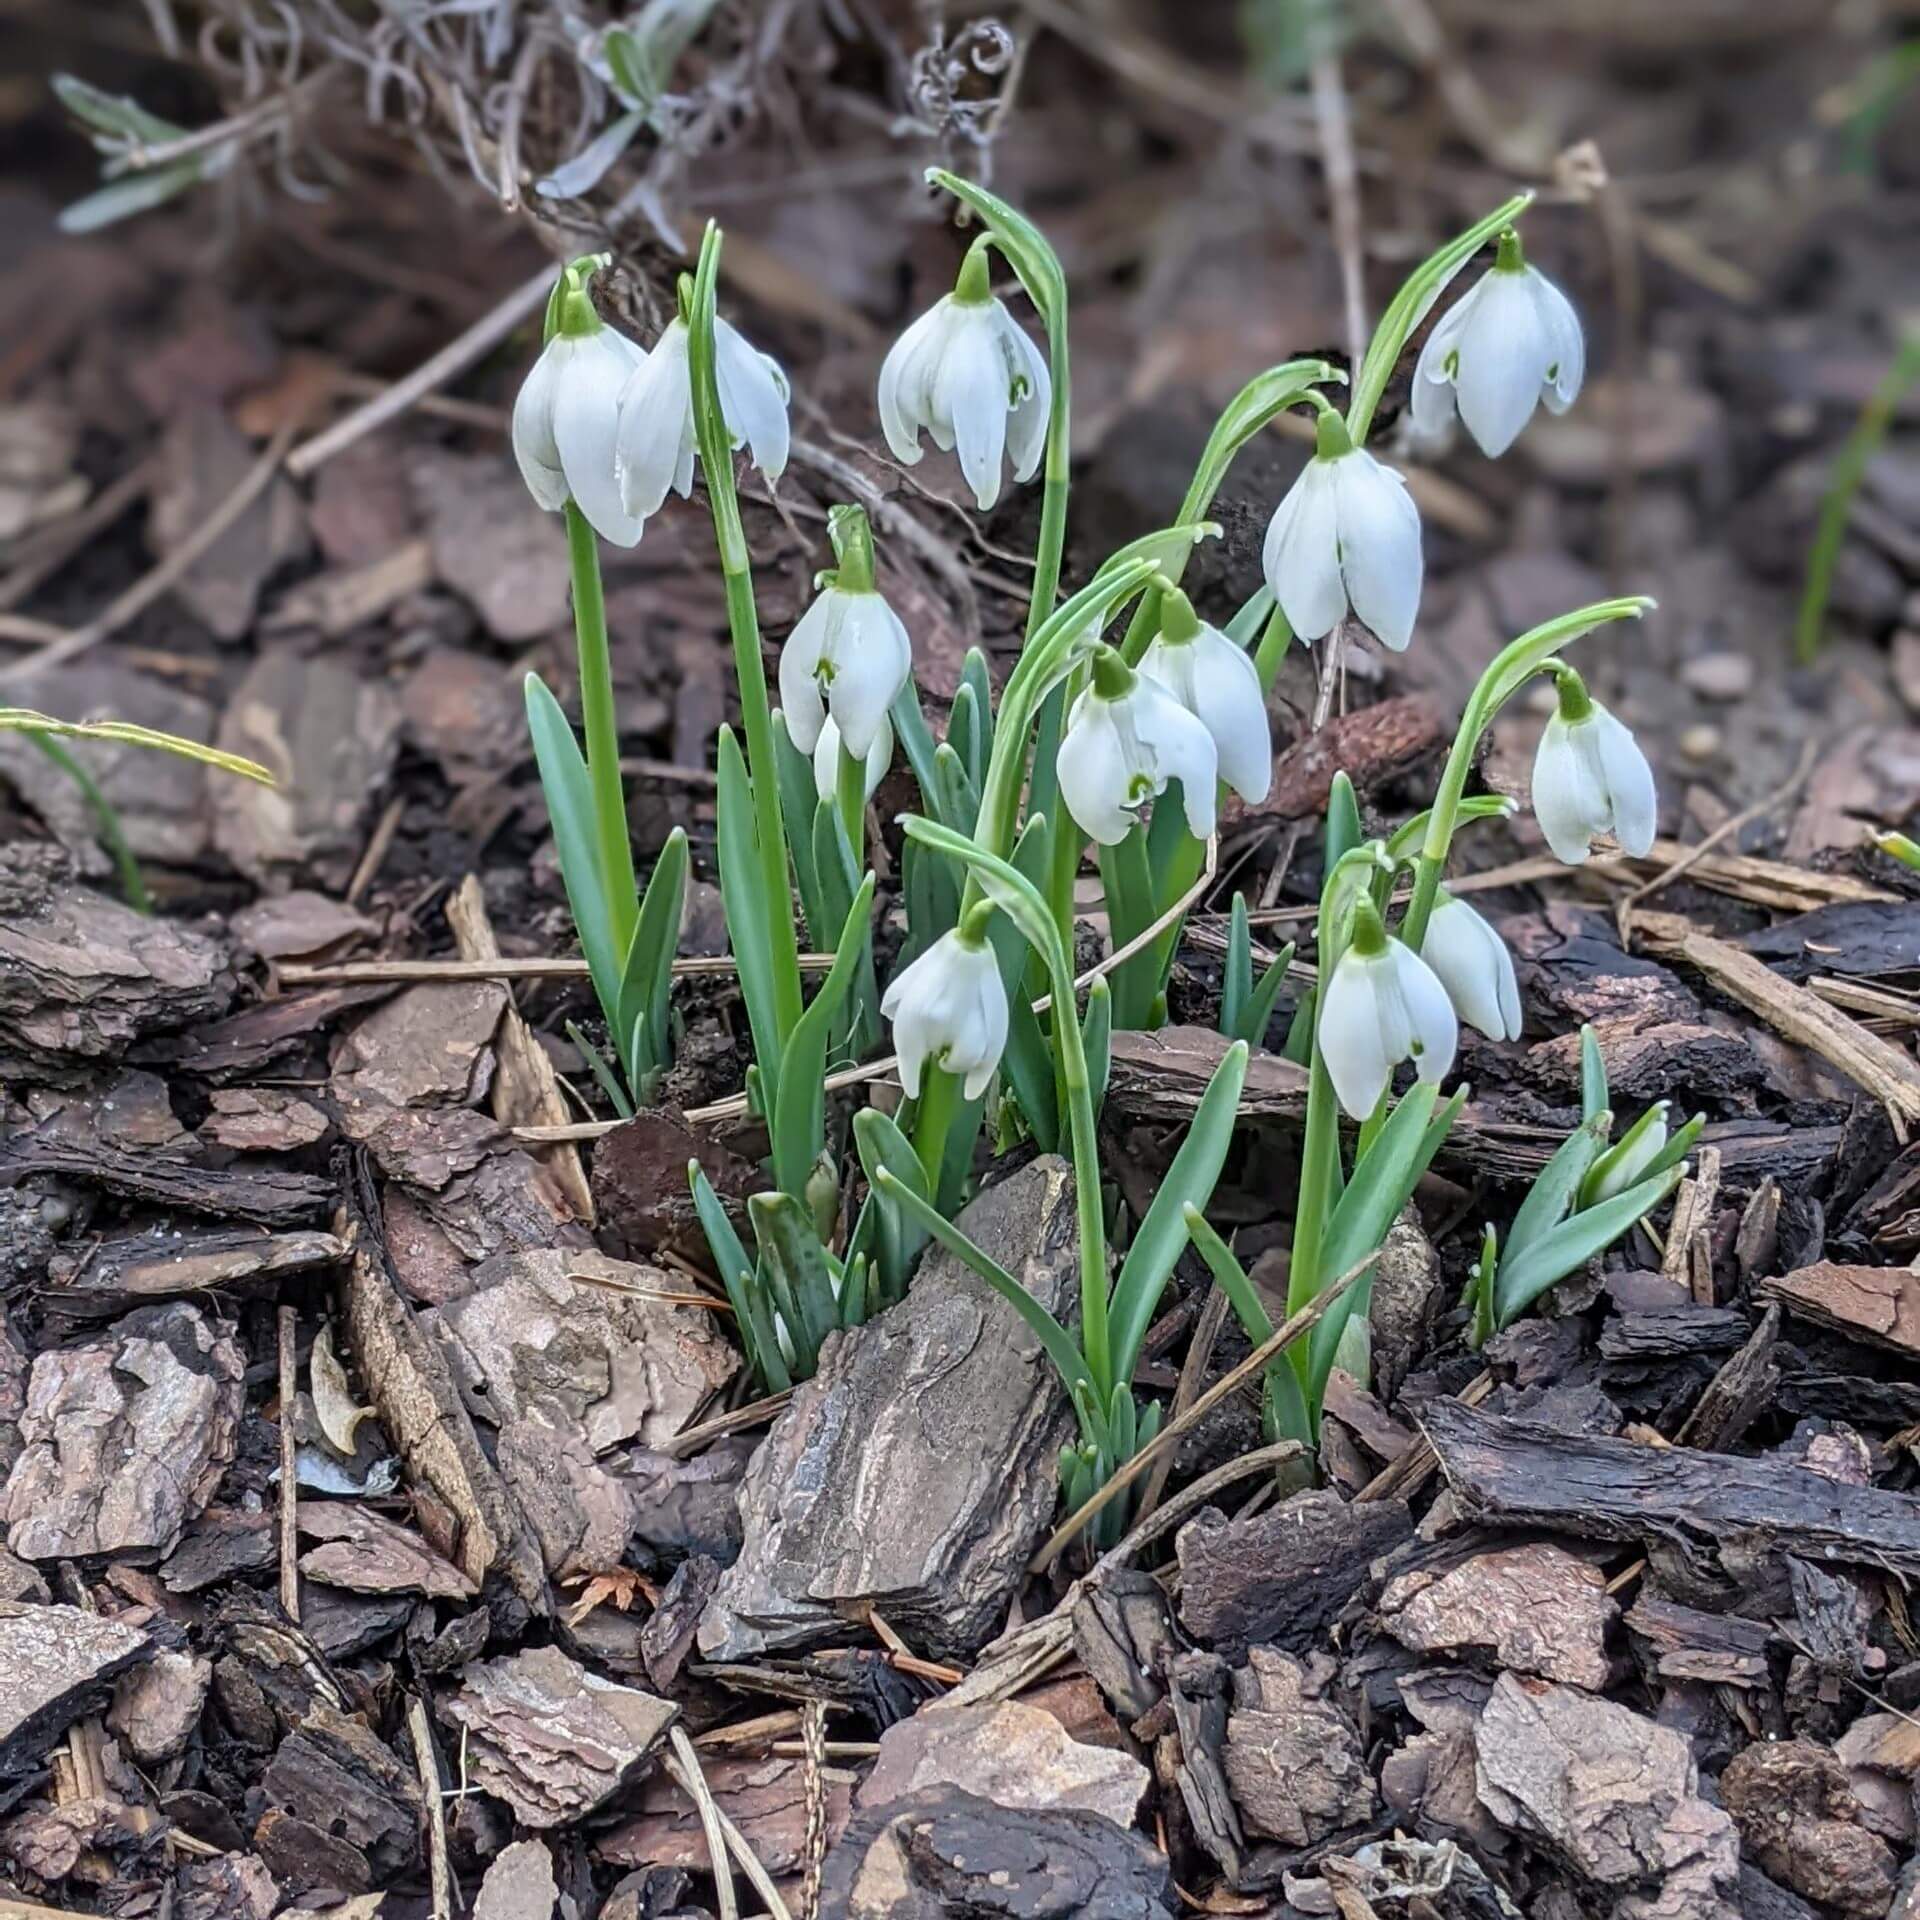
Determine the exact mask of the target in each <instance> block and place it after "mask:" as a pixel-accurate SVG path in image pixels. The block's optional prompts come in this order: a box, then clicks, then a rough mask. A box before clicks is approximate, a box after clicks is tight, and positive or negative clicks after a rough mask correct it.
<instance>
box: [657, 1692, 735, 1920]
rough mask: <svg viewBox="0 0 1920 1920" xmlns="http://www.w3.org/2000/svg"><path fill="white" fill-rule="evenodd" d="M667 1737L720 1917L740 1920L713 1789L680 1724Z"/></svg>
mask: <svg viewBox="0 0 1920 1920" xmlns="http://www.w3.org/2000/svg"><path fill="white" fill-rule="evenodd" d="M667 1738H668V1740H670V1741H671V1742H672V1743H673V1752H674V1757H675V1758H676V1759H677V1760H678V1761H679V1762H680V1767H679V1771H678V1773H677V1774H676V1775H675V1778H676V1779H678V1780H679V1782H680V1785H681V1788H682V1789H683V1790H684V1791H685V1792H686V1793H687V1795H688V1796H689V1797H690V1798H691V1799H692V1801H693V1804H694V1806H695V1807H696V1808H697V1809H698V1811H699V1814H700V1825H701V1827H702V1829H703V1830H704V1831H705V1833H706V1836H707V1859H708V1862H709V1863H710V1865H711V1866H712V1868H713V1886H714V1892H715V1893H716V1894H717V1895H718V1897H719V1903H720V1920H740V1896H739V1895H738V1894H737V1893H736V1892H735V1891H734V1886H733V1869H732V1867H730V1866H729V1865H728V1864H727V1836H726V1835H725V1833H723V1832H722V1831H721V1827H720V1809H719V1808H718V1807H717V1806H715V1805H714V1801H713V1789H712V1788H711V1787H709V1786H708V1785H707V1776H706V1775H705V1774H704V1773H703V1772H701V1770H700V1756H699V1755H698V1754H697V1753H695V1752H694V1750H693V1742H692V1741H691V1740H689V1739H688V1738H687V1730H686V1728H684V1727H681V1726H674V1727H669V1728H668V1729H667Z"/></svg>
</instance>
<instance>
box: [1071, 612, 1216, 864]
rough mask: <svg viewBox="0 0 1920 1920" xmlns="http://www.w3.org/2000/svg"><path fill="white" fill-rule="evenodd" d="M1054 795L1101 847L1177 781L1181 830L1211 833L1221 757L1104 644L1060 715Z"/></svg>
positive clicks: (1187, 717) (1196, 725) (1160, 691)
mask: <svg viewBox="0 0 1920 1920" xmlns="http://www.w3.org/2000/svg"><path fill="white" fill-rule="evenodd" d="M1055 765H1056V767H1057V769H1058V772H1059V775H1060V795H1061V798H1062V799H1063V800H1065V801H1066V803H1067V808H1068V810H1069V811H1070V812H1071V813H1072V815H1073V817H1074V818H1075V819H1076V820H1077V821H1079V823H1080V824H1081V826H1082V827H1084V828H1085V829H1086V831H1087V832H1088V833H1089V834H1090V835H1091V836H1092V837H1093V838H1094V839H1095V840H1097V841H1099V843H1100V844H1101V845H1102V846H1103V847H1112V846H1117V845H1118V844H1119V843H1120V842H1121V841H1122V840H1124V839H1125V838H1126V837H1127V832H1128V830H1129V829H1130V828H1131V827H1132V826H1133V825H1134V824H1135V819H1134V809H1136V808H1138V807H1141V806H1144V805H1145V804H1146V802H1147V801H1149V800H1151V799H1154V798H1155V797H1156V796H1157V795H1159V794H1161V793H1164V792H1165V791H1166V786H1167V782H1168V781H1169V780H1178V781H1179V782H1180V796H1181V801H1182V803H1183V805H1184V806H1185V809H1186V815H1187V830H1188V831H1189V832H1190V833H1191V834H1192V835H1193V837H1194V838H1195V839H1196V840H1204V839H1206V838H1207V837H1208V836H1209V835H1210V834H1211V833H1212V832H1213V823H1214V786H1215V783H1216V782H1217V781H1218V780H1219V777H1220V759H1219V755H1218V754H1217V753H1216V752H1215V751H1214V745H1213V736H1212V735H1211V734H1209V733H1208V732H1207V730H1206V728H1205V727H1204V726H1202V725H1201V724H1200V722H1199V721H1198V720H1196V719H1195V718H1194V717H1193V715H1192V714H1190V713H1189V712H1188V711H1187V710H1186V708H1185V707H1183V706H1182V705H1181V704H1180V702H1179V701H1178V700H1176V699H1175V698H1174V697H1173V695H1172V694H1171V693H1169V692H1168V691H1167V689H1166V688H1165V687H1163V686H1162V685H1161V684H1160V682H1159V681H1158V680H1155V679H1153V678H1152V677H1151V676H1150V675H1148V674H1144V673H1135V672H1134V671H1133V669H1132V668H1131V667H1129V666H1128V665H1127V664H1126V662H1125V661H1124V660H1122V659H1121V658H1120V656H1119V655H1118V654H1117V653H1115V652H1114V651H1113V649H1112V648H1111V647H1102V648H1101V649H1100V650H1099V651H1098V652H1097V653H1096V654H1095V655H1094V662H1093V683H1092V685H1091V686H1089V687H1088V688H1087V689H1086V691H1085V692H1084V693H1082V694H1081V695H1080V697H1079V699H1077V700H1076V701H1075V702H1074V703H1073V710H1072V711H1071V712H1070V713H1069V714H1068V715H1067V726H1066V732H1065V734H1064V735H1063V736H1062V738H1061V741H1060V757H1059V759H1058V760H1057V761H1056V762H1055Z"/></svg>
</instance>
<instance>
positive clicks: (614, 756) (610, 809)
mask: <svg viewBox="0 0 1920 1920" xmlns="http://www.w3.org/2000/svg"><path fill="white" fill-rule="evenodd" d="M566 522H567V558H568V561H569V563H570V564H571V566H572V569H573V632H574V641H575V645H576V648H577V651H578V655H579V664H580V719H581V723H582V726H583V728H584V730H585V732H586V736H587V780H588V782H589V784H590V785H591V787H592V789H593V814H594V823H595V826H596V828H597V830H598V839H599V842H600V878H601V882H602V884H603V886H604V887H605V889H606V896H607V909H608V912H609V914H610V915H611V916H612V922H613V930H614V938H615V942H616V944H617V947H618V950H619V952H620V954H621V955H622V956H623V957H624V956H625V954H626V950H627V942H628V941H629V940H630V939H631V938H632V936H633V926H634V922H635V920H636V919H637V918H638V917H639V911H640V909H639V906H638V904H637V897H636V889H635V886H634V878H633V843H632V840H631V838H630V836H629V834H628V831H627V797H626V791H625V789H624V787H623V786H622V785H621V781H620V727H619V722H618V720H617V719H616V718H615V715H614V704H613V658H612V654H611V652H610V650H609V648H608V645H607V602H606V595H605V593H604V592H603V591H602V589H601V585H600V548H599V544H598V542H597V541H596V540H595V538H594V532H593V529H592V527H590V526H589V525H588V524H587V517H586V515H585V514H583V513H582V512H581V511H580V509H579V508H578V507H577V506H575V505H574V504H573V502H572V501H571V500H569V501H568V502H567V505H566Z"/></svg>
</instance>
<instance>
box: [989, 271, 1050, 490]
mask: <svg viewBox="0 0 1920 1920" xmlns="http://www.w3.org/2000/svg"><path fill="white" fill-rule="evenodd" d="M996 304H997V303H996ZM1000 319H1001V339H1002V340H1003V341H1004V342H1005V343H1006V346H1007V350H1008V357H1009V359H1010V360H1011V361H1012V364H1013V370H1014V372H1015V374H1016V375H1018V376H1019V377H1021V378H1023V379H1024V380H1025V382H1026V391H1025V392H1024V393H1023V394H1022V395H1021V396H1020V398H1019V399H1018V400H1017V401H1015V402H1014V405H1013V411H1012V412H1011V413H1010V414H1008V416H1007V457H1008V458H1009V459H1010V460H1011V461H1012V462H1013V477H1014V478H1015V479H1016V480H1019V481H1027V480H1031V479H1032V478H1033V476H1034V474H1035V473H1036V472H1037V471H1038V469H1039V466H1040V456H1041V454H1042V453H1044V452H1045V451H1046V445H1047V414H1048V410H1049V408H1050V407H1051V406H1052V404H1053V376H1052V375H1051V374H1050V373H1049V372H1048V370H1047V362H1046V356H1045V355H1044V354H1042V353H1041V351H1040V349H1039V348H1038V347H1037V346H1036V345H1035V344H1034V342H1033V340H1032V338H1031V337H1030V336H1029V335H1028V333H1027V331H1026V329H1025V328H1024V327H1022V326H1020V325H1019V324H1018V322H1016V321H1015V319H1014V317H1013V316H1012V314H1010V313H1008V312H1007V310H1006V308H1005V307H1001V308H1000Z"/></svg>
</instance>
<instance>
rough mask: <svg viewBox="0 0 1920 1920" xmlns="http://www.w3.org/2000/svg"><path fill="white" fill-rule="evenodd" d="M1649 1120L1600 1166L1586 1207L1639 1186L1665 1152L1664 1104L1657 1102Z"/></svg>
mask: <svg viewBox="0 0 1920 1920" xmlns="http://www.w3.org/2000/svg"><path fill="white" fill-rule="evenodd" d="M1651 1112H1652V1118H1651V1119H1643V1120H1642V1121H1641V1122H1640V1123H1639V1124H1638V1125H1637V1126H1635V1127H1634V1129H1633V1131H1632V1132H1631V1133H1629V1134H1628V1136H1627V1137H1626V1138H1625V1139H1624V1140H1622V1141H1621V1142H1620V1144H1619V1146H1618V1147H1617V1148H1615V1149H1614V1151H1613V1152H1612V1153H1609V1154H1608V1155H1607V1156H1606V1158H1605V1159H1603V1160H1602V1161H1601V1163H1600V1168H1599V1173H1600V1177H1599V1179H1598V1180H1596V1181H1595V1182H1594V1188H1593V1197H1592V1199H1590V1200H1589V1201H1588V1202H1587V1204H1588V1205H1589V1206H1595V1207H1597V1206H1598V1205H1599V1204H1600V1202H1601V1201H1602V1200H1611V1199H1613V1198H1614V1196H1615V1195H1616V1194H1622V1193H1625V1192H1626V1190H1627V1189H1628V1188H1629V1187H1635V1186H1638V1185H1639V1184H1640V1182H1641V1181H1642V1180H1644V1179H1645V1178H1646V1176H1647V1172H1648V1169H1649V1168H1651V1167H1652V1165H1653V1163H1654V1162H1655V1161H1656V1160H1658V1159H1659V1158H1660V1156H1661V1155H1662V1154H1663V1153H1665V1152H1666V1150H1667V1103H1666V1102H1665V1101H1664V1100H1661V1101H1659V1102H1657V1103H1656V1104H1655V1105H1654V1107H1653V1108H1652V1109H1651Z"/></svg>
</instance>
